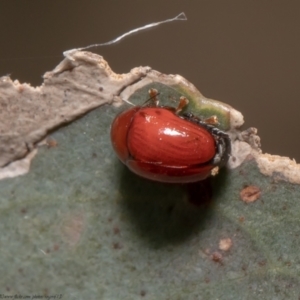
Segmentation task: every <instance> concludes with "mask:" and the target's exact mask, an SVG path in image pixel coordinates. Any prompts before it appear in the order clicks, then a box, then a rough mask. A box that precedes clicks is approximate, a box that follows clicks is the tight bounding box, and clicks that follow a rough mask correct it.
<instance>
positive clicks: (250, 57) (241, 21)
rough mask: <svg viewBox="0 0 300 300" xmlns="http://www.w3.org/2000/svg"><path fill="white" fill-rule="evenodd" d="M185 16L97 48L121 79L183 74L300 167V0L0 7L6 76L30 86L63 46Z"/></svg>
mask: <svg viewBox="0 0 300 300" xmlns="http://www.w3.org/2000/svg"><path fill="white" fill-rule="evenodd" d="M182 11H184V12H185V13H186V15H187V17H188V21H186V22H174V23H169V24H165V25H162V26H160V27H156V28H155V29H152V30H148V31H145V32H142V33H139V34H136V35H134V36H130V37H129V38H127V39H125V40H123V41H122V42H121V43H119V44H116V45H113V46H108V47H101V48H98V49H93V50H91V51H93V52H96V53H98V54H101V55H102V56H103V57H104V58H105V59H106V60H107V61H108V62H109V64H110V66H111V67H112V69H113V70H114V71H115V72H117V73H123V72H124V73H127V72H128V71H129V70H130V69H132V68H134V67H136V66H141V65H142V66H146V65H148V66H151V67H152V68H153V69H156V70H158V71H160V72H163V73H170V74H180V75H182V76H184V77H185V78H187V79H188V80H189V81H191V82H192V83H193V84H194V85H195V86H196V87H197V88H198V89H199V90H200V91H201V92H202V93H203V94H204V95H205V96H206V97H210V98H214V99H217V100H221V101H223V102H227V103H229V104H230V105H232V106H233V107H235V108H236V109H238V110H240V111H241V112H242V113H243V115H244V117H245V120H246V124H245V127H249V126H254V127H257V128H258V129H259V135H260V136H261V138H262V146H263V151H264V152H268V153H272V154H279V155H284V156H289V157H291V158H295V159H296V160H297V161H298V162H300V151H299V150H300V126H299V108H300V101H299V100H300V84H299V78H300V76H299V71H300V57H299V54H300V17H299V12H300V1H297V0H289V1H279V0H268V1H266V0H264V1H250V0H249V1H240V0H228V1H223V0H215V1H212V0H207V1H199V0H197V1H175V0H163V1H162V0H160V1H158V0H152V1H141V0H140V1H137V0H136V1H132V0H127V1H121V0H119V1H99V0H98V1H96V0H95V1H92V0H78V1H77V0H69V1H65V0H60V1H40V0H31V1H20V0H19V1H16V0H10V1H1V2H0V36H1V39H2V43H1V47H0V76H2V75H7V74H11V77H12V78H13V79H19V80H20V81H21V82H28V83H31V84H32V85H40V84H41V83H42V78H41V76H42V75H43V73H44V72H45V71H50V70H52V69H53V68H54V67H55V66H56V65H57V64H58V63H59V62H60V61H61V59H62V58H63V57H62V52H63V51H64V50H68V49H72V48H76V47H82V46H86V45H89V44H93V43H100V42H106V41H109V40H111V39H113V38H115V37H117V36H118V35H120V34H122V33H124V32H126V31H128V30H130V29H133V28H136V27H139V26H142V25H145V24H148V23H151V22H155V21H160V20H164V19H167V18H171V17H174V16H176V15H177V14H179V13H180V12H182Z"/></svg>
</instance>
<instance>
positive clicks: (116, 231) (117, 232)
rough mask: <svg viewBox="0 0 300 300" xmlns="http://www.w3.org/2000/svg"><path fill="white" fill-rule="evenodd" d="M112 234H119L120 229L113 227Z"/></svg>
mask: <svg viewBox="0 0 300 300" xmlns="http://www.w3.org/2000/svg"><path fill="white" fill-rule="evenodd" d="M113 232H114V234H119V233H120V228H119V227H117V226H115V227H114V229H113Z"/></svg>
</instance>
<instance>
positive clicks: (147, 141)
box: [111, 106, 216, 183]
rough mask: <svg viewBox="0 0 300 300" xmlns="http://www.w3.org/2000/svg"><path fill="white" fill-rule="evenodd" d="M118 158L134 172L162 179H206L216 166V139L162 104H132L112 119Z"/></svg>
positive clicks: (184, 180)
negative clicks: (213, 162) (139, 105)
mask: <svg viewBox="0 0 300 300" xmlns="http://www.w3.org/2000/svg"><path fill="white" fill-rule="evenodd" d="M111 140H112V144H113V147H114V150H115V152H116V153H117V155H118V157H119V159H120V160H121V161H122V162H123V163H124V164H125V165H126V166H127V167H128V168H129V169H130V170H131V171H133V172H134V173H136V174H138V175H140V176H142V177H145V178H148V179H151V180H155V181H161V182H172V183H186V182H194V181H199V180H202V179H205V178H206V177H208V176H209V175H210V171H211V170H212V169H213V168H214V167H215V166H214V165H212V164H211V163H210V162H211V161H212V159H213V158H214V156H215V154H216V141H215V139H214V137H213V136H212V134H211V133H210V132H209V131H208V130H207V129H206V128H204V127H203V126H200V125H199V124H196V123H193V122H190V121H189V120H187V119H183V118H181V117H179V116H178V115H176V114H175V113H174V112H173V111H171V110H170V109H168V108H164V107H138V106H136V107H134V108H131V109H129V110H126V111H124V112H123V113H121V114H120V115H118V116H117V117H116V118H115V120H114V121H113V123H112V127H111Z"/></svg>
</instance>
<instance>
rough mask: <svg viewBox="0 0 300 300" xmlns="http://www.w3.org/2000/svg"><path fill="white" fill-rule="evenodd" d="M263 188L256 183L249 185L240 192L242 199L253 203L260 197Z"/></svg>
mask: <svg viewBox="0 0 300 300" xmlns="http://www.w3.org/2000/svg"><path fill="white" fill-rule="evenodd" d="M260 195H261V190H260V188H259V187H257V186H255V185H249V186H247V187H245V188H244V189H242V191H241V192H240V197H241V199H242V200H243V201H244V202H246V203H251V202H254V201H256V200H257V199H259V197H260Z"/></svg>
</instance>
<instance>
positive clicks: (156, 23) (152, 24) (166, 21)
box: [64, 12, 187, 58]
mask: <svg viewBox="0 0 300 300" xmlns="http://www.w3.org/2000/svg"><path fill="white" fill-rule="evenodd" d="M186 20H187V17H186V15H185V13H184V12H182V13H180V14H179V15H178V16H176V17H174V18H171V19H167V20H164V21H160V22H154V23H150V24H147V25H144V26H141V27H138V28H135V29H132V30H130V31H127V32H125V33H123V34H122V35H120V36H118V37H117V38H115V39H113V40H111V41H109V42H106V43H100V44H92V45H89V46H86V47H82V48H75V49H71V50H67V51H64V56H66V57H68V58H69V57H70V54H71V53H72V52H75V51H82V50H87V49H90V48H96V47H102V46H108V45H112V44H115V43H117V42H119V41H120V40H122V39H124V38H125V37H127V36H129V35H131V34H134V33H137V32H139V31H142V30H146V29H149V28H152V27H155V26H158V25H161V24H164V23H169V22H173V21H186Z"/></svg>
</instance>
